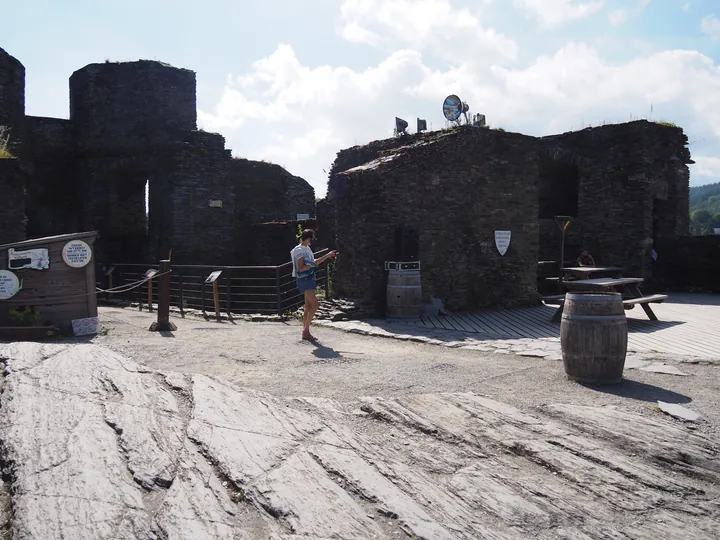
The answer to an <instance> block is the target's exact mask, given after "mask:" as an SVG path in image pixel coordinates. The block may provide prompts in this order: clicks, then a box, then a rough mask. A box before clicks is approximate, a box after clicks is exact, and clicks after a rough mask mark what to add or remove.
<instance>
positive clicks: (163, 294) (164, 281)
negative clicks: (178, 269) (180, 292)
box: [148, 261, 177, 332]
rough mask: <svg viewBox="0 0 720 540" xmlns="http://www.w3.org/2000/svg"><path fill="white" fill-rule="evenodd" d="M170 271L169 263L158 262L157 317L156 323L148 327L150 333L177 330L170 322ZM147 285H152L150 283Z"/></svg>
mask: <svg viewBox="0 0 720 540" xmlns="http://www.w3.org/2000/svg"><path fill="white" fill-rule="evenodd" d="M171 271H172V269H171V267H170V261H160V277H159V278H158V317H157V322H154V323H152V325H151V326H150V331H152V332H163V331H164V332H168V331H170V332H173V331H175V330H177V326H175V325H174V324H173V323H172V322H170V278H171V275H172V274H171V273H170V272H171ZM153 275H154V274H153ZM148 283H152V281H150V282H148Z"/></svg>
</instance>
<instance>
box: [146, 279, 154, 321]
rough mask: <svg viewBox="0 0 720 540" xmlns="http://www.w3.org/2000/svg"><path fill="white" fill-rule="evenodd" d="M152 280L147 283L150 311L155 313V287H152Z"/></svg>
mask: <svg viewBox="0 0 720 540" xmlns="http://www.w3.org/2000/svg"><path fill="white" fill-rule="evenodd" d="M152 281H153V280H152V278H150V279H149V280H148V282H147V284H148V311H149V312H150V313H152V312H153V290H152V289H153V286H152Z"/></svg>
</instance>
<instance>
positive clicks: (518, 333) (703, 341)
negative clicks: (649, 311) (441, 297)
mask: <svg viewBox="0 0 720 540" xmlns="http://www.w3.org/2000/svg"><path fill="white" fill-rule="evenodd" d="M669 296H670V299H669V300H668V301H667V302H665V303H664V304H654V305H653V311H655V314H656V315H657V316H658V319H660V320H658V321H650V320H648V319H647V316H646V315H645V313H644V312H643V311H642V310H641V309H639V308H637V307H636V308H635V309H632V310H629V311H626V312H625V313H626V314H627V317H628V327H629V330H630V336H629V340H628V346H629V347H630V348H632V349H633V350H641V351H652V352H658V353H664V354H678V355H683V356H700V357H712V358H720V296H718V295H708V294H684V293H682V294H681V293H672V294H670V295H669ZM555 309H556V307H555V306H534V307H528V308H517V309H506V310H502V311H482V312H476V313H454V314H451V315H447V316H441V317H428V318H423V319H420V320H418V321H409V322H407V323H405V324H408V325H415V326H419V327H422V328H430V329H446V330H448V331H452V332H467V333H473V334H483V339H518V338H535V339H539V338H548V337H559V336H560V323H554V322H552V321H551V320H550V319H551V317H552V315H553V313H554V311H555Z"/></svg>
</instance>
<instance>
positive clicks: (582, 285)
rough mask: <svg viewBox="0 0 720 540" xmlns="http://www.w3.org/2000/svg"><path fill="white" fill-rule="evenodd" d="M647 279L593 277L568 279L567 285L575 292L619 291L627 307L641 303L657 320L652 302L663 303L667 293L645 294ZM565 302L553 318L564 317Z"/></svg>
mask: <svg viewBox="0 0 720 540" xmlns="http://www.w3.org/2000/svg"><path fill="white" fill-rule="evenodd" d="M643 281H645V280H644V279H643V278H633V277H624V278H607V277H602V278H592V279H577V280H573V281H566V282H565V283H564V285H565V287H566V288H567V289H568V290H569V291H574V292H598V291H608V292H619V293H621V294H622V295H623V304H624V305H625V307H626V309H631V308H632V307H634V306H635V305H639V306H640V307H641V308H642V309H643V311H645V314H646V315H647V316H648V319H650V320H651V321H657V320H658V318H657V316H656V315H655V313H654V312H653V310H652V309H651V308H650V306H649V305H648V304H650V303H656V304H657V303H661V302H664V301H665V300H667V295H664V294H653V295H650V296H643V294H642V292H641V291H640V287H639V285H640V283H642V282H643ZM562 311H563V303H562V302H561V303H560V307H559V308H558V309H557V311H556V312H555V314H554V315H553V318H552V320H553V321H555V322H557V321H559V320H560V319H561V318H562Z"/></svg>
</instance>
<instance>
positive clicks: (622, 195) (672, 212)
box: [540, 121, 691, 277]
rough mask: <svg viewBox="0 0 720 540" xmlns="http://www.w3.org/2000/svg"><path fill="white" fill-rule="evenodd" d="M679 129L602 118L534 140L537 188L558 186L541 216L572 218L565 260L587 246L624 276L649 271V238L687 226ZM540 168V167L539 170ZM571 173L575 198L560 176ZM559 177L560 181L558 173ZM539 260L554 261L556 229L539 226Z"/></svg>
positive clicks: (684, 141)
mask: <svg viewBox="0 0 720 540" xmlns="http://www.w3.org/2000/svg"><path fill="white" fill-rule="evenodd" d="M686 145H687V138H686V137H685V135H684V134H683V132H682V130H681V129H679V128H673V127H668V126H664V125H659V124H655V123H652V122H647V121H637V122H630V123H627V124H619V125H609V126H603V127H598V128H588V129H586V130H583V131H580V132H575V133H566V134H563V135H555V136H551V137H544V138H542V139H541V140H540V158H541V177H540V191H541V193H542V192H543V191H545V192H547V193H557V195H556V197H555V200H556V201H557V200H560V202H561V204H560V206H557V205H556V206H555V207H553V208H551V209H550V211H548V212H545V214H546V215H544V212H543V210H544V209H543V207H542V197H541V201H540V202H541V207H540V217H546V218H550V217H551V214H553V213H556V214H568V215H572V216H574V217H575V219H574V221H573V222H572V224H571V225H570V228H569V230H568V241H567V242H566V246H567V247H566V257H565V258H566V260H568V259H570V260H573V259H575V258H576V257H577V256H578V254H579V253H578V252H579V250H580V249H588V250H589V251H590V252H591V254H592V255H593V257H594V258H595V261H596V262H597V263H598V264H599V265H613V266H621V267H624V268H625V269H626V273H627V274H628V275H636V276H641V277H649V276H650V275H651V273H652V268H651V264H650V262H651V253H652V246H653V238H656V239H659V238H672V237H675V236H677V235H679V234H683V231H687V227H688V225H687V223H688V214H687V212H688V194H689V186H688V180H689V172H688V168H687V163H690V162H691V161H690V155H689V151H688V150H687V148H686ZM543 171H546V174H543ZM572 174H575V175H576V186H575V188H574V189H575V190H576V193H577V197H575V200H574V201H573V200H572V199H573V197H572V196H571V197H567V194H568V192H569V191H571V188H570V187H568V186H569V185H570V182H569V181H568V185H567V186H566V185H563V183H562V182H563V179H564V178H568V179H569V178H570V177H571V176H572ZM558 179H560V180H558ZM541 231H542V234H543V238H542V239H541V241H540V245H541V246H542V251H541V253H540V258H541V259H546V260H557V259H558V257H559V249H558V248H556V247H553V246H559V245H560V231H559V230H558V229H557V227H555V228H553V227H551V226H550V225H549V224H546V225H545V226H543V227H541Z"/></svg>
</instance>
